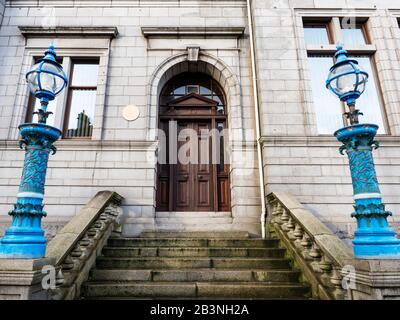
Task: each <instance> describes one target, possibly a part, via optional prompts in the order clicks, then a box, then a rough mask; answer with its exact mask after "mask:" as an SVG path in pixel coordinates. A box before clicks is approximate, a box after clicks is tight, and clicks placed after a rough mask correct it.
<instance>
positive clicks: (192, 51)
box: [187, 47, 200, 62]
mask: <svg viewBox="0 0 400 320" xmlns="http://www.w3.org/2000/svg"><path fill="white" fill-rule="evenodd" d="M199 51H200V47H187V53H188V61H191V62H197V60H199Z"/></svg>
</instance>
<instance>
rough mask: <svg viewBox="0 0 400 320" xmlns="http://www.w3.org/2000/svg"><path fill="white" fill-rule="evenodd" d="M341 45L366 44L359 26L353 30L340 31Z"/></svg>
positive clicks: (344, 29)
mask: <svg viewBox="0 0 400 320" xmlns="http://www.w3.org/2000/svg"><path fill="white" fill-rule="evenodd" d="M342 36H343V44H344V45H345V46H348V45H356V44H366V41H365V36H364V30H363V29H362V27H361V26H357V27H353V28H350V27H349V28H343V29H342Z"/></svg>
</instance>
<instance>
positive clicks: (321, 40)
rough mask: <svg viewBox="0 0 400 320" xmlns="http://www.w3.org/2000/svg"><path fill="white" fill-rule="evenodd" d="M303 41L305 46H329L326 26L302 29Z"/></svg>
mask: <svg viewBox="0 0 400 320" xmlns="http://www.w3.org/2000/svg"><path fill="white" fill-rule="evenodd" d="M304 40H305V42H306V44H329V37H328V30H327V28H326V26H306V27H304Z"/></svg>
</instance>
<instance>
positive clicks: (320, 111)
mask: <svg viewBox="0 0 400 320" xmlns="http://www.w3.org/2000/svg"><path fill="white" fill-rule="evenodd" d="M332 63H333V59H332V56H323V55H310V56H309V57H308V65H309V69H310V76H311V79H312V81H311V86H312V92H313V98H314V106H315V111H316V117H317V129H318V132H319V133H322V134H332V132H333V131H335V130H336V129H339V128H340V127H342V126H343V120H342V113H343V110H342V109H341V108H339V107H338V99H337V98H336V97H335V96H334V95H332V94H330V93H329V92H328V90H327V89H325V80H326V77H327V74H328V72H327V70H329V68H330V67H331V66H332Z"/></svg>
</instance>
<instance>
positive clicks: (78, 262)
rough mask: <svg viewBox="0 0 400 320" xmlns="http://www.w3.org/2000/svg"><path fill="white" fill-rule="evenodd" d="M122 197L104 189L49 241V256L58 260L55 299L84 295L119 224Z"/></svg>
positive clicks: (53, 289) (47, 253)
mask: <svg viewBox="0 0 400 320" xmlns="http://www.w3.org/2000/svg"><path fill="white" fill-rule="evenodd" d="M121 201H122V197H121V196H120V195H119V194H117V193H116V192H112V191H100V192H98V193H97V194H96V195H95V196H94V197H93V198H92V199H91V200H90V201H89V203H88V204H87V205H86V206H85V207H83V208H82V210H81V211H80V212H79V214H78V215H76V216H74V217H73V218H72V219H71V220H70V221H69V222H68V223H67V224H66V225H65V226H64V227H63V228H62V229H61V230H60V231H59V232H58V233H57V235H56V236H55V237H54V238H53V239H52V240H51V241H50V242H49V244H48V246H47V250H46V256H47V257H51V258H53V259H55V261H56V262H55V272H56V286H55V288H54V287H53V288H51V289H50V297H51V299H53V300H72V299H76V298H78V297H79V296H80V289H81V285H82V283H83V282H84V281H86V280H87V278H88V277H89V272H90V269H91V268H92V267H93V266H94V264H95V262H96V258H97V256H98V255H99V254H101V251H102V249H103V247H104V246H105V244H106V242H107V240H108V238H109V236H110V235H111V233H112V232H114V231H116V230H117V228H118V226H119V225H118V223H119V221H118V220H119V213H120V207H119V205H120V203H121Z"/></svg>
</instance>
